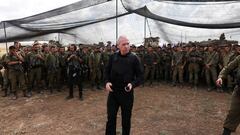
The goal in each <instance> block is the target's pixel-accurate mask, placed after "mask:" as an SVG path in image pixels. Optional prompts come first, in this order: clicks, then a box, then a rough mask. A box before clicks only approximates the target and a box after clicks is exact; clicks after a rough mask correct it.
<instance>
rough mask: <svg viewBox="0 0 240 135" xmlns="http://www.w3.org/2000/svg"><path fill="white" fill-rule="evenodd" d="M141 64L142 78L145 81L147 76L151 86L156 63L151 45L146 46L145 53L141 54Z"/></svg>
mask: <svg viewBox="0 0 240 135" xmlns="http://www.w3.org/2000/svg"><path fill="white" fill-rule="evenodd" d="M143 64H144V80H145V81H147V79H148V78H149V81H150V82H149V86H152V83H153V78H154V71H155V68H156V65H157V57H156V55H155V54H154V53H153V48H152V46H148V49H147V53H145V55H144V56H143Z"/></svg>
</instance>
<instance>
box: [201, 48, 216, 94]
mask: <svg viewBox="0 0 240 135" xmlns="http://www.w3.org/2000/svg"><path fill="white" fill-rule="evenodd" d="M218 63H219V54H218V52H216V51H215V50H214V48H213V46H211V45H210V46H209V47H208V52H207V53H206V54H205V58H204V65H205V68H204V70H205V77H206V81H207V86H208V89H207V91H211V90H213V89H214V88H215V87H213V86H212V82H215V80H217V66H218Z"/></svg>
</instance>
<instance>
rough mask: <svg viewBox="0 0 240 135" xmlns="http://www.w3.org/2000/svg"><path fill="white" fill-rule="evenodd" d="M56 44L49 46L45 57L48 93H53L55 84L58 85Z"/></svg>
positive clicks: (58, 63)
mask: <svg viewBox="0 0 240 135" xmlns="http://www.w3.org/2000/svg"><path fill="white" fill-rule="evenodd" d="M57 50H58V48H57V46H51V47H50V53H49V55H48V56H47V58H46V59H45V63H46V67H47V71H48V73H47V74H48V81H49V83H48V88H49V90H50V93H53V88H54V87H56V86H59V82H58V81H59V78H60V72H59V71H60V68H59V67H60V66H59V65H60V62H59V57H58V54H57ZM58 91H59V89H58Z"/></svg>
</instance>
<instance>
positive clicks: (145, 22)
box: [144, 17, 147, 39]
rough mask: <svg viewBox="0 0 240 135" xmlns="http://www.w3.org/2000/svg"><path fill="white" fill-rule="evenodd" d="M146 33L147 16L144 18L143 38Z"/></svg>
mask: <svg viewBox="0 0 240 135" xmlns="http://www.w3.org/2000/svg"><path fill="white" fill-rule="evenodd" d="M146 33H147V17H145V18H144V39H145V38H146V36H147V35H146Z"/></svg>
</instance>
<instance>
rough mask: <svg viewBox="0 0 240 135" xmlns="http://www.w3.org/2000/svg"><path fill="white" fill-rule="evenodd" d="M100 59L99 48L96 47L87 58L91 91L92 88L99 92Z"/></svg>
mask: <svg viewBox="0 0 240 135" xmlns="http://www.w3.org/2000/svg"><path fill="white" fill-rule="evenodd" d="M101 63H102V59H101V53H100V47H96V48H95V49H94V52H92V53H91V54H90V57H89V64H88V65H89V68H90V76H91V83H92V84H91V85H92V89H93V88H94V86H96V88H97V89H98V90H101V88H100V79H101V70H100V68H99V67H101Z"/></svg>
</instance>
